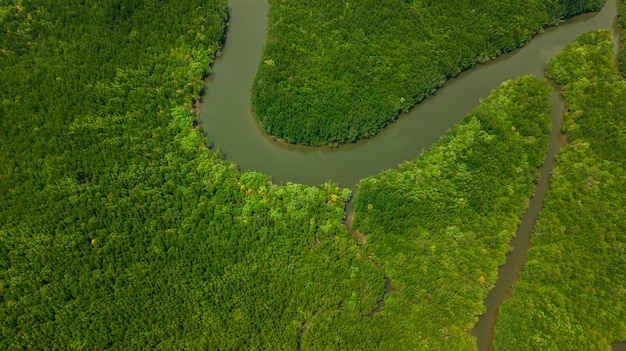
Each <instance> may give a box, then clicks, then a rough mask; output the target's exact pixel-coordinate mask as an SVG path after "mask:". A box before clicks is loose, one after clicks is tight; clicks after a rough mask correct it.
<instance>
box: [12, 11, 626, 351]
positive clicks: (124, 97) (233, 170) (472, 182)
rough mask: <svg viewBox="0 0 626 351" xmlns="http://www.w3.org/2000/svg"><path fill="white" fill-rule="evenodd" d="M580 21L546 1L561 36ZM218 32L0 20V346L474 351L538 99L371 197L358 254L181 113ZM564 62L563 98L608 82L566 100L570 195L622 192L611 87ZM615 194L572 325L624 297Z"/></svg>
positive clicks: (490, 107)
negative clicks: (562, 25) (569, 20)
mask: <svg viewBox="0 0 626 351" xmlns="http://www.w3.org/2000/svg"><path fill="white" fill-rule="evenodd" d="M575 3H576V4H577V6H578V4H582V5H581V6H582V7H576V6H573V5H572V6H569V5H567V4H565V3H556V2H554V3H553V2H550V4H553V5H554V6H555V7H554V8H553V10H554V11H556V12H554V13H553V15H554V16H556V17H554V18H558V17H562V16H566V15H568V14H570V13H575V12H578V11H583V10H585V9H586V8H587V7H586V6H587V4H586V3H584V2H575ZM284 4H285V6H286V5H287V4H288V2H285V3H284ZM326 4H327V5H326V6H328V7H329V9H330V8H331V7H332V6H334V5H333V3H331V2H328V3H326ZM416 4H418V2H415V3H411V4H409V3H407V4H406V5H403V6H415V5H416ZM419 4H428V6H429V7H432V8H438V7H441V6H444V5H442V4H441V2H439V3H438V2H428V3H427V2H423V3H419ZM464 4H465V3H464ZM464 4H462V5H463V6H466V5H464ZM572 4H574V2H572ZM313 5H315V6H321V5H320V4H318V3H314V2H312V3H311V6H312V7H311V8H312V9H313ZM348 5H350V4H348ZM351 5H352V6H356V7H357V8H359V6H361V5H360V4H351ZM341 6H345V4H341ZM373 6H378V5H376V4H374V5H373ZM467 6H481V5H480V4H478V5H476V4H473V2H470V3H469V4H468V5H467ZM504 8H508V7H507V6H504ZM557 9H558V11H557ZM444 10H446V8H445V6H444V7H441V11H442V13H445V11H444ZM361 11H362V9H361ZM273 13H274V15H273V16H275V14H276V12H273ZM538 13H539V12H538ZM376 16H378V14H376ZM544 19H546V20H547V19H549V17H545V18H544ZM520 20H523V19H520ZM227 21H228V9H227V4H226V1H225V0H185V1H171V0H170V1H156V0H114V1H108V2H102V1H97V0H46V1H43V0H19V1H10V0H9V1H7V0H4V1H0V28H2V29H0V77H2V79H0V349H2V350H13V349H15V350H21V349H89V350H99V349H166V350H176V349H180V350H195V349H197V350H207V349H224V350H232V349H289V350H296V349H302V350H307V349H308V350H318V349H332V350H335V349H360V350H397V349H398V348H405V349H416V350H428V349H430V350H432V349H443V350H446V349H447V350H455V351H456V350H465V349H468V350H475V348H476V345H475V342H474V340H473V338H472V337H471V336H470V335H469V334H468V333H467V331H468V330H469V329H470V328H471V327H472V326H473V324H474V323H475V321H476V315H478V314H480V313H481V312H482V311H483V310H484V307H483V303H482V301H483V299H484V297H485V294H486V292H487V291H488V290H489V289H490V287H491V286H492V285H493V283H494V282H495V280H496V278H497V277H496V274H497V273H496V272H497V270H496V267H497V266H498V265H499V264H501V263H502V262H503V260H504V256H505V254H506V252H508V250H509V247H508V242H509V239H510V237H511V236H512V235H513V232H514V230H515V227H516V225H517V222H518V221H519V219H518V218H519V216H520V215H521V213H522V212H523V211H524V208H525V206H526V203H527V201H528V198H529V197H530V196H531V195H532V192H533V183H534V181H535V180H536V178H537V172H536V167H537V166H538V165H539V164H541V162H542V161H543V158H544V157H545V148H546V144H547V133H548V130H549V128H550V126H549V117H548V116H549V113H550V107H551V105H550V98H549V96H550V94H551V92H552V89H551V88H550V86H549V85H548V84H547V83H546V82H545V81H544V80H541V79H538V78H536V77H530V76H525V77H521V78H519V79H516V80H513V81H507V82H504V83H503V84H502V85H501V86H500V87H499V88H497V89H496V90H494V91H493V92H492V94H491V95H490V96H489V97H488V98H486V99H485V100H484V101H482V102H481V104H480V105H479V106H478V107H476V108H475V109H474V110H473V111H472V112H471V113H470V114H468V115H467V116H466V117H465V119H464V120H463V122H462V123H461V124H460V125H459V126H457V127H455V128H454V129H452V130H451V131H450V132H449V133H448V134H446V135H445V136H443V137H442V138H441V140H440V141H439V142H438V143H437V144H436V145H434V146H433V147H432V148H431V149H429V150H427V151H425V152H424V153H422V154H421V155H420V156H419V157H418V158H416V159H415V160H412V161H408V162H406V163H404V164H402V165H401V166H400V167H399V168H397V169H392V170H389V171H386V172H383V173H381V174H377V175H373V176H371V177H368V178H366V179H364V180H363V181H362V182H361V183H360V185H359V188H358V192H357V194H356V197H355V199H354V206H355V207H356V210H355V212H356V220H355V222H354V225H355V227H356V228H357V229H359V230H360V231H361V235H365V237H364V239H360V238H357V237H355V236H352V235H351V234H350V233H349V231H348V229H347V228H346V225H345V223H344V217H345V211H344V210H345V206H346V203H347V202H348V201H349V199H350V198H351V196H352V195H351V191H350V190H348V189H342V188H339V187H337V186H336V185H335V184H332V183H326V184H321V185H318V186H307V185H302V184H291V183H287V184H280V185H278V184H274V183H272V182H271V181H270V179H269V177H268V176H267V175H264V174H261V173H257V172H244V173H242V172H239V171H238V170H237V166H236V165H235V164H234V163H232V162H229V161H227V160H225V159H223V158H222V157H221V156H220V154H219V152H217V151H215V150H213V149H211V148H209V146H210V145H209V144H210V142H209V141H208V140H207V139H205V138H204V136H203V134H202V130H201V128H199V127H198V126H197V124H196V122H195V111H194V107H193V102H194V100H196V99H198V97H199V93H200V91H201V89H202V88H203V86H204V81H203V78H205V77H206V76H207V75H208V74H209V73H210V69H209V68H208V67H209V65H210V63H211V62H212V60H213V57H214V55H216V54H218V53H219V49H220V46H221V44H222V43H223V41H224V30H225V27H226V25H227ZM548 22H549V21H548ZM304 23H305V22H303V24H304ZM303 29H304V27H303ZM331 32H332V31H331ZM357 34H358V33H357ZM443 34H445V33H443ZM303 35H304V33H303ZM359 35H360V34H359ZM529 35H530V34H529ZM504 37H506V35H504V34H503V36H502V38H503V39H502V40H504V41H507V40H509V39H506V38H504ZM373 38H374V37H373ZM590 38H591V39H589V43H588V44H589V45H593V44H594V43H596V42H595V41H594V40H595V39H594V38H595V37H590ZM598 38H600V39H602V38H603V37H602V35H598ZM510 42H511V43H515V42H516V41H515V40H513V41H510ZM586 45H587V44H586ZM596 54H598V55H601V56H602V55H605V54H606V48H603V50H601V51H600V52H599V53H596ZM594 57H595V56H594ZM476 58H477V57H474V59H476ZM603 60H604V56H602V57H601V58H599V59H598V60H597V62H600V63H602V64H603V63H604V61H603ZM572 62H573V63H568V61H567V60H565V61H564V62H563V63H562V64H560V65H561V67H568V68H567V69H563V70H562V71H563V72H565V73H564V74H565V75H563V77H561V78H558V79H560V80H562V81H563V82H565V81H566V80H568V79H571V78H570V77H573V75H570V74H569V73H567V72H568V70H569V69H570V68H569V67H571V66H575V65H580V67H581V69H584V70H590V71H591V72H592V73H593V74H597V75H598V76H599V77H605V78H606V79H607V82H608V83H607V84H605V85H603V83H602V80H594V78H593V77H592V76H585V77H584V78H585V79H586V80H588V82H586V83H585V84H583V85H581V86H582V87H583V88H584V89H585V90H583V91H581V90H577V89H578V88H571V91H570V93H569V94H570V95H569V96H568V100H569V101H570V103H571V106H570V109H571V110H572V111H573V112H572V114H571V116H569V120H570V121H573V122H572V123H570V124H568V126H567V130H568V137H570V138H571V141H572V145H574V144H575V143H577V142H579V143H580V141H582V144H581V145H582V146H581V147H579V148H578V149H577V150H578V151H577V153H576V155H574V156H572V157H571V160H573V161H572V162H570V163H572V164H573V166H572V167H577V168H575V169H574V170H573V171H572V173H573V174H576V176H577V177H578V178H580V179H583V180H584V182H581V183H580V184H577V185H575V186H572V187H571V189H579V188H580V189H579V190H581V191H587V192H589V193H593V194H596V193H595V192H596V190H597V189H598V188H599V189H601V190H606V189H608V190H611V189H614V188H613V187H618V186H619V187H621V189H624V186H623V185H624V184H623V182H621V181H618V180H619V179H620V178H618V177H617V176H615V175H614V174H613V173H612V172H613V170H615V169H618V168H617V167H618V166H619V167H622V166H623V159H622V158H620V156H621V155H623V151H624V150H623V147H624V145H626V143H623V141H622V140H621V139H619V138H621V134H619V133H617V132H620V131H623V130H624V128H623V125H622V124H623V121H622V120H621V119H620V117H621V116H623V115H624V112H623V106H622V105H623V103H622V104H621V105H619V104H617V103H616V101H617V102H619V103H621V101H626V99H624V98H623V94H622V93H623V91H622V90H623V89H622V85H623V81H622V80H621V78H620V79H617V78H615V76H614V72H612V71H611V69H610V68H607V69H606V72H605V68H606V67H608V66H606V67H605V66H600V68H598V69H594V68H593V67H591V66H590V64H589V63H587V62H585V61H584V60H583V61H580V62H579V61H572ZM594 62H596V61H594ZM276 64H278V63H276ZM553 69H554V70H555V71H554V72H556V71H559V70H558V69H557V68H553ZM597 70H599V71H597ZM553 75H554V76H555V77H556V76H557V73H554V74H553ZM580 81H581V82H584V80H583V79H581V80H580ZM620 82H621V83H620ZM583 88H580V89H583ZM617 88H619V89H617ZM568 89H569V88H568ZM596 90H597V91H598V92H600V93H602V94H603V96H604V95H606V96H604V97H603V98H596V97H595V96H596V95H594V94H595V91H596ZM581 92H582V93H583V96H582V99H583V100H584V101H582V100H575V99H574V98H575V97H576V96H577V95H578V94H580V93H581ZM587 97H592V98H591V99H590V100H591V102H593V104H594V105H593V108H589V107H588V105H587V103H589V101H587V100H585V99H586V98H587ZM605 99H608V100H605ZM609 103H612V104H616V105H614V107H615V109H616V110H615V111H614V112H610V111H611V108H608V107H607V106H609V107H610V105H609ZM406 106H409V105H406ZM577 106H578V107H577ZM581 106H584V108H582V107H581ZM595 109H597V111H596V110H595ZM580 110H582V111H583V112H579V111H580ZM587 111H589V114H588V115H587ZM594 111H596V112H598V111H599V113H600V114H603V113H605V112H606V113H607V115H608V116H609V117H608V121H610V122H611V124H609V125H607V126H603V125H602V123H599V122H597V121H596V122H592V121H594V117H593V116H595V115H594V114H595V113H596V112H594ZM574 122H575V123H574ZM585 123H592V124H593V126H594V128H593V130H595V131H597V134H593V135H591V134H588V132H587V131H588V130H592V129H585V128H583V127H584V124H585ZM595 127H597V128H595ZM613 127H618V128H613ZM600 128H605V129H600ZM616 131H617V132H616ZM605 134H606V135H610V136H611V137H609V138H605ZM618 134H619V135H618ZM576 138H578V139H579V140H580V141H577V140H576ZM585 143H588V144H589V145H586V144H585ZM580 150H582V151H580ZM587 151H589V153H587ZM585 157H594V158H596V159H597V160H598V163H597V164H594V165H592V166H589V167H588V166H587V164H586V163H585V162H587V161H586V159H585ZM620 162H621V163H620ZM622 168H623V167H622ZM579 171H580V172H579ZM576 172H579V173H576ZM622 172H623V171H622ZM622 175H623V173H622ZM578 178H576V179H578ZM567 179H569V178H567ZM588 184H590V185H591V188H590V189H588V188H587V187H588ZM602 187H605V188H602ZM569 189H570V188H567V189H566V190H569ZM621 194H622V193H621V192H615V194H614V195H611V197H607V198H605V199H607V200H610V201H607V203H606V204H598V203H599V201H598V200H594V201H596V202H594V203H587V204H590V208H593V209H594V210H595V209H598V210H599V211H603V212H606V214H605V216H606V218H605V219H606V221H604V222H606V223H609V222H614V223H616V227H615V228H612V230H613V229H614V231H613V232H611V231H607V232H606V233H608V234H607V236H606V237H605V238H604V239H603V240H604V241H603V242H602V243H601V244H602V245H601V246H600V249H598V251H600V252H601V253H602V255H604V256H597V257H600V258H602V259H603V258H608V259H610V260H612V261H608V262H596V263H594V264H597V266H593V267H600V268H606V267H609V268H611V267H613V271H610V272H609V273H610V274H607V276H606V277H607V278H605V277H597V280H595V281H594V283H596V285H597V287H598V289H599V290H597V291H594V290H593V289H595V288H596V285H594V286H592V287H584V286H583V288H585V289H588V290H584V292H585V293H586V294H589V296H584V297H585V298H590V300H589V301H590V302H589V304H588V305H585V306H592V307H593V306H596V305H594V304H595V303H602V302H601V301H600V299H598V298H596V296H600V297H606V296H609V295H608V294H613V293H615V294H617V295H615V296H618V297H619V296H623V295H619V294H620V293H623V291H622V290H623V289H622V290H619V289H618V288H619V285H617V284H615V280H611V281H610V282H609V281H607V280H606V279H609V278H610V279H621V280H620V281H623V277H622V278H620V277H621V275H620V274H622V273H623V272H622V271H621V270H620V269H621V267H624V264H623V262H622V261H620V260H623V257H624V256H623V254H622V251H623V245H622V244H621V243H623V240H622V238H621V236H620V233H623V232H624V230H621V229H620V228H621V227H619V226H620V225H622V224H619V223H621V222H620V221H619V220H620V218H622V217H626V216H624V215H623V213H622V212H623V209H624V208H626V206H623V204H622V203H621V202H619V201H622V200H623V196H622V195H621ZM596 195H597V194H596ZM596 195H594V196H596ZM620 196H621V198H618V197H620ZM603 199H604V198H603ZM566 200H569V199H568V198H567V197H566ZM614 200H615V201H614ZM622 202H623V201H622ZM567 205H570V203H567ZM571 205H572V206H574V207H576V206H577V204H575V203H571ZM593 206H598V207H593ZM602 206H605V207H602ZM610 206H617V207H615V208H613V207H610ZM555 208H556V207H555ZM576 208H577V209H579V210H580V211H581V213H582V215H587V214H588V213H586V212H584V209H581V208H580V207H576ZM620 210H621V211H622V212H619V211H620ZM564 212H565V211H564ZM617 216H621V217H620V218H617ZM614 217H615V218H614ZM604 222H603V223H604ZM591 225H595V223H592V224H591ZM557 229H558V228H557ZM591 229H593V228H591ZM622 229H623V228H622ZM589 232H591V230H589ZM609 234H610V235H609ZM613 234H614V235H613ZM611 235H613V236H611ZM361 240H363V241H361ZM605 243H606V244H608V245H609V247H608V248H607V247H606V245H605ZM536 245H537V246H538V247H539V246H541V242H539V241H538V242H537V243H536ZM590 248H591V249H590V250H596V248H595V247H594V246H590ZM581 250H583V249H581ZM584 250H587V248H584ZM602 250H603V251H602ZM620 250H622V251H620ZM594 252H595V251H594ZM614 253H619V255H613V254H614ZM533 259H534V258H533ZM585 263H586V262H585ZM549 273H550V274H552V273H554V272H549ZM557 273H560V272H557ZM585 273H589V272H587V271H585ZM554 274H556V273H554ZM570 278H572V280H573V281H574V279H573V278H575V277H570ZM582 278H584V279H587V280H589V279H594V278H596V277H595V276H591V275H590V274H587V275H585V276H583V277H582ZM581 281H582V280H581ZM611 289H613V290H611ZM616 289H617V290H616ZM520 291H521V288H520ZM550 291H552V290H550ZM595 293H597V295H593V294H595ZM592 295H593V296H592ZM557 296H559V295H557ZM585 301H587V300H585ZM598 301H600V302H598ZM611 303H615V304H617V303H619V301H617V302H616V301H614V300H607V302H606V304H607V305H606V306H605V305H602V306H600V307H601V308H607V306H608V304H611ZM592 307H589V310H592V309H591V308H592ZM589 310H588V311H589ZM616 310H617V309H616ZM588 311H587V312H588ZM601 311H604V310H601ZM618 311H621V310H618ZM619 313H621V312H619ZM559 316H560V315H559ZM618 317H619V318H620V320H624V318H623V316H621V315H618V316H617V317H616V318H618ZM602 318H603V319H602V320H600V322H606V321H609V322H610V321H613V319H611V318H613V317H612V316H610V315H608V317H607V316H606V315H603V316H602ZM590 321H592V320H591V319H585V322H590ZM523 330H526V329H523ZM611 330H612V333H613V334H611V335H610V336H609V337H607V338H605V339H607V340H614V339H615V338H617V337H618V336H624V334H623V333H622V334H619V333H621V332H622V331H620V330H618V329H611Z"/></svg>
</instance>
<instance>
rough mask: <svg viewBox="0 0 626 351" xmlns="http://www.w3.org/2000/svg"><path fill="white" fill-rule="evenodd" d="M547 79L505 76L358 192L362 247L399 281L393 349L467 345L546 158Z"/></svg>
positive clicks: (391, 314) (391, 308)
mask: <svg viewBox="0 0 626 351" xmlns="http://www.w3.org/2000/svg"><path fill="white" fill-rule="evenodd" d="M551 92H552V89H551V87H550V86H549V85H548V83H547V82H546V81H545V80H540V79H538V78H535V77H532V76H525V77H522V78H519V79H518V80H515V81H507V82H504V83H503V84H502V85H501V86H500V87H499V88H497V89H496V90H495V91H494V92H492V94H491V95H490V96H489V97H488V98H487V99H485V100H484V101H482V103H481V104H480V105H479V106H478V107H477V108H475V109H474V110H473V111H472V112H470V113H469V114H468V115H467V116H466V117H465V118H464V120H463V121H462V123H461V124H460V125H459V126H457V127H455V128H454V129H453V130H451V131H450V132H449V133H448V134H447V135H445V136H444V137H442V139H441V140H440V141H439V142H438V143H437V144H435V145H434V146H433V147H431V148H430V149H429V150H428V151H426V152H424V153H423V154H422V155H421V156H420V157H418V158H417V159H415V160H413V161H410V162H406V163H404V164H402V165H401V166H400V167H399V168H398V169H392V170H388V171H385V172H383V173H381V174H379V175H376V176H372V177H368V178H366V179H364V180H362V181H361V182H360V183H359V186H358V189H357V192H356V195H355V200H354V204H355V209H356V219H355V225H356V226H357V228H358V229H359V230H360V231H361V232H363V233H364V234H366V235H367V242H366V244H365V245H364V247H365V249H366V250H367V252H368V253H369V254H370V255H372V257H374V259H375V260H376V261H377V262H379V263H380V265H381V267H382V268H383V270H384V272H385V276H386V277H387V278H389V279H391V281H392V284H393V287H394V288H395V289H397V290H398V291H397V292H396V293H393V294H391V295H389V299H388V301H387V304H386V306H385V309H384V314H383V315H382V316H381V317H380V319H381V323H382V322H386V323H387V324H389V327H387V328H385V329H386V330H388V331H390V332H392V333H393V334H395V335H396V342H397V343H396V344H395V345H394V346H393V347H390V349H407V350H409V349H430V350H467V349H473V348H475V347H476V345H475V341H474V340H473V337H472V336H470V335H469V333H468V331H469V330H470V329H471V328H472V327H473V325H474V323H475V322H476V320H477V317H476V316H477V315H480V314H482V313H483V312H484V305H483V299H484V298H485V296H486V294H487V292H488V290H489V289H490V288H491V287H492V286H493V284H494V283H495V281H496V279H497V267H498V266H499V265H502V264H503V263H504V260H505V255H506V254H507V252H508V251H509V241H510V239H511V238H512V237H513V236H514V235H515V230H516V228H517V225H518V224H519V218H520V217H521V215H522V214H523V213H524V211H525V209H526V206H527V203H528V200H529V198H530V196H532V194H533V191H534V182H535V181H536V180H537V177H538V172H537V167H538V166H539V165H540V164H542V163H543V160H544V159H545V154H546V149H547V144H548V133H549V131H550V113H551V107H552V103H551V99H550V96H551Z"/></svg>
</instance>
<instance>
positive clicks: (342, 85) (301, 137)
mask: <svg viewBox="0 0 626 351" xmlns="http://www.w3.org/2000/svg"><path fill="white" fill-rule="evenodd" d="M603 3H604V1H603V0H548V1H546V0H541V1H539V0H532V1H527V0H525V1H520V0H507V1H495V0H489V1H486V0H484V1H466V0H448V1H431V0H410V1H408V0H384V1H356V2H345V1H337V0H311V1H299V0H270V12H269V26H268V35H267V42H266V45H265V48H264V52H263V58H262V60H261V62H260V65H259V69H258V72H257V76H256V78H255V82H254V83H253V86H252V106H253V110H254V113H255V115H256V116H257V119H258V121H259V124H260V125H261V127H262V128H263V129H264V130H265V132H267V133H268V134H270V135H273V136H275V137H277V138H281V139H283V140H285V141H287V142H289V143H302V144H307V145H320V144H336V143H345V142H352V141H356V140H358V139H361V138H365V137H369V136H372V135H374V134H375V133H377V132H378V131H379V130H381V129H382V128H384V127H385V125H387V124H388V123H390V122H391V121H393V120H395V119H396V118H397V117H398V114H399V113H401V112H402V111H407V110H408V109H409V108H411V107H412V106H413V105H415V104H416V103H417V102H419V101H420V100H422V99H424V98H425V97H426V96H427V95H429V94H431V93H432V92H433V91H434V90H435V89H436V88H438V87H439V86H441V84H442V83H443V82H444V81H445V80H446V79H448V78H450V77H453V76H456V75H457V74H459V72H461V71H462V70H465V69H467V68H470V67H472V66H474V65H475V64H476V63H477V62H484V61H486V60H488V59H489V58H491V57H494V56H497V55H499V54H501V53H504V52H508V51H511V50H513V49H515V48H517V47H518V46H520V45H521V44H522V43H524V42H525V41H527V40H528V39H530V38H531V37H532V36H533V35H534V34H536V33H537V32H538V31H540V30H541V29H542V28H543V27H546V26H549V25H553V24H555V23H557V22H558V20H559V19H561V18H564V17H568V16H571V15H574V14H577V13H580V12H584V11H589V10H594V9H599V8H600V6H601V5H602V4H603Z"/></svg>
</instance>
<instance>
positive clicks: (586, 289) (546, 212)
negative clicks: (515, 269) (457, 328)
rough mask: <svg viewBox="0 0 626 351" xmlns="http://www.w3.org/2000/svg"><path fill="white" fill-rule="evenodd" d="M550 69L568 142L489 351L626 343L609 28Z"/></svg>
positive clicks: (616, 100) (624, 103) (623, 201)
mask: <svg viewBox="0 0 626 351" xmlns="http://www.w3.org/2000/svg"><path fill="white" fill-rule="evenodd" d="M622 6H624V5H622ZM623 9H624V7H622V10H623ZM622 13H623V12H622ZM548 71H549V74H550V75H551V76H552V77H554V78H555V79H556V81H557V82H558V83H559V84H563V85H564V88H563V95H564V96H565V98H566V99H567V103H568V112H567V115H566V119H565V125H564V131H565V133H566V135H567V140H568V141H569V145H568V146H567V147H565V148H564V149H563V150H562V151H561V152H560V154H559V156H558V160H557V164H556V167H555V169H554V171H553V175H552V179H551V189H550V190H549V192H548V195H547V197H546V202H545V207H544V208H543V210H542V212H541V214H540V218H539V220H538V222H537V225H536V227H535V230H534V232H533V234H532V237H531V240H532V244H533V246H534V247H532V248H531V249H530V250H528V253H527V256H528V262H527V263H526V264H525V265H524V268H523V271H522V273H521V276H520V280H519V281H518V283H517V284H516V285H515V286H514V288H513V289H512V295H513V297H512V298H511V299H510V300H508V301H506V302H505V303H504V304H503V305H502V306H501V308H500V311H499V318H498V320H497V323H496V329H495V333H496V340H495V350H515V351H520V350H608V349H609V348H610V347H609V344H610V343H611V342H614V341H619V340H626V305H625V304H624V302H625V301H626V283H625V282H626V190H625V189H626V159H625V158H624V155H626V134H625V131H626V81H625V80H624V79H623V78H622V77H621V76H620V75H619V74H618V71H617V70H616V67H615V65H614V63H613V50H612V43H611V36H610V33H609V32H608V31H597V32H590V33H586V34H583V35H581V36H579V38H578V40H577V41H576V42H575V43H573V44H571V45H570V46H569V47H568V48H567V49H566V50H564V51H563V52H561V53H560V54H559V55H558V56H557V57H556V58H554V59H553V60H552V61H551V62H550V63H549V65H548Z"/></svg>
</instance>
